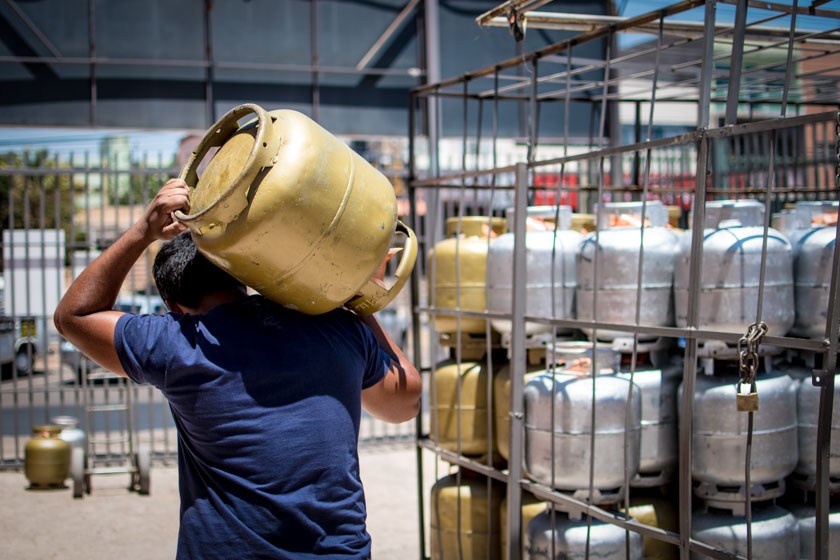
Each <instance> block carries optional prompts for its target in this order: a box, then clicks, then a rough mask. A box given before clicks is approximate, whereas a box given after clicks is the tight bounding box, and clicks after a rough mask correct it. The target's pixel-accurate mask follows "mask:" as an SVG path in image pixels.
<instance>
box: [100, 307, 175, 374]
mask: <svg viewBox="0 0 840 560" xmlns="http://www.w3.org/2000/svg"><path fill="white" fill-rule="evenodd" d="M173 329H177V323H176V321H175V320H174V319H173V318H172V316H171V315H169V314H167V315H163V316H161V315H132V314H128V313H127V314H125V315H123V316H122V317H120V318H119V319H118V320H117V325H116V326H115V327H114V346H115V348H116V350H117V356H118V357H119V359H120V363H121V364H122V367H123V370H124V371H125V373H126V374H127V375H128V377H129V379H131V380H132V381H134V382H136V383H143V384H148V385H153V386H155V387H158V388H161V387H162V386H163V384H164V380H165V377H166V366H167V363H168V362H169V360H168V356H167V348H168V347H169V344H167V342H169V341H171V340H172V336H173V335H174V334H175V333H173V332H172V331H173Z"/></svg>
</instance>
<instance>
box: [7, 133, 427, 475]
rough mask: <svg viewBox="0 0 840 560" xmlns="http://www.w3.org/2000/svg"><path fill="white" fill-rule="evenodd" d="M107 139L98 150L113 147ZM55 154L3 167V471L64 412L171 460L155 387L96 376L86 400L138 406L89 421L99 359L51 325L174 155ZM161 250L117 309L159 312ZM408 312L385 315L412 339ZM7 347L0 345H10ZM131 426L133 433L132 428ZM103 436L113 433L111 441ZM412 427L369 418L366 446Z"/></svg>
mask: <svg viewBox="0 0 840 560" xmlns="http://www.w3.org/2000/svg"><path fill="white" fill-rule="evenodd" d="M107 144H108V141H107V140H106V141H104V142H103V145H107ZM103 153H105V154H106V155H104V156H102V157H99V155H94V154H90V153H83V154H81V155H80V154H75V155H73V154H68V153H61V154H49V153H48V152H46V151H41V152H37V153H34V154H33V153H24V154H17V153H10V154H7V155H6V156H4V159H3V161H2V162H0V186H2V191H3V192H2V193H0V217H2V224H3V233H4V235H3V255H4V261H3V281H4V284H3V302H4V303H3V310H2V315H3V316H4V321H3V322H2V325H4V327H3V328H2V330H0V336H2V337H3V342H4V343H8V348H9V350H8V352H6V355H5V356H4V357H3V358H2V360H3V363H2V380H0V435H2V438H0V468H2V469H18V468H20V467H21V466H22V465H23V459H24V452H23V450H24V446H25V444H26V441H27V440H28V439H29V437H30V435H31V434H32V428H33V427H35V426H38V425H42V424H46V423H50V422H51V421H52V419H53V418H55V417H57V416H72V417H74V418H76V419H78V420H80V421H81V426H80V427H81V428H82V429H83V430H85V431H86V433H87V435H88V437H89V438H91V439H95V440H101V441H104V442H118V441H119V440H120V439H121V438H123V439H124V437H125V435H126V434H128V433H132V434H133V435H134V437H135V445H136V444H144V445H146V446H147V447H148V448H149V449H150V450H151V453H152V458H153V460H155V461H157V462H162V463H172V464H174V461H175V457H176V454H177V434H176V431H175V426H174V423H173V420H172V417H171V415H170V412H169V407H168V405H167V403H166V400H165V399H164V397H163V395H161V394H160V392H159V391H158V390H157V389H155V388H152V387H149V386H137V385H134V384H130V383H129V384H126V383H124V382H123V381H114V380H111V381H108V382H106V381H102V380H98V381H95V382H94V381H91V382H90V383H89V384H88V391H89V393H88V402H89V403H95V404H96V405H97V406H99V405H105V408H107V407H108V405H109V404H110V405H116V404H117V403H124V402H127V401H128V399H126V396H127V395H126V392H127V391H130V392H131V399H130V401H129V402H131V405H132V410H131V411H119V410H116V409H118V408H119V407H118V406H114V407H113V408H115V410H113V411H110V412H109V411H107V410H106V411H104V412H101V413H96V414H91V415H89V416H87V418H88V420H89V422H90V425H85V422H84V420H85V418H86V415H85V410H84V398H83V394H82V391H83V383H82V376H84V375H88V374H90V373H97V372H98V370H99V368H98V366H97V365H96V364H94V363H93V362H91V361H90V360H88V359H87V358H85V357H84V356H83V355H82V354H81V353H80V352H79V351H78V350H77V349H76V348H75V347H73V346H72V344H70V343H69V342H67V341H64V340H62V339H61V337H60V336H59V335H58V333H57V332H56V330H55V328H54V326H53V323H52V314H53V312H54V310H55V306H56V303H57V302H58V300H59V299H60V298H61V295H62V294H63V293H64V290H65V289H66V288H67V286H69V284H70V283H71V282H72V280H73V279H74V278H75V277H77V276H78V275H79V274H80V272H81V271H82V270H83V269H84V267H85V266H86V265H87V264H88V263H90V262H91V261H92V260H93V259H94V258H96V256H97V255H99V254H100V253H101V251H102V250H104V249H105V248H107V247H108V246H109V245H110V244H111V243H112V242H113V241H115V240H116V239H117V238H118V237H119V235H120V234H121V233H122V232H123V231H125V230H127V229H128V228H129V227H130V226H131V225H132V224H133V223H134V222H135V221H136V220H137V219H139V218H140V216H141V215H142V212H143V210H144V208H145V206H146V204H147V203H148V202H149V201H150V200H151V198H152V197H153V196H154V194H155V193H156V192H157V190H158V188H159V187H160V186H161V185H162V184H163V183H164V182H165V181H166V180H167V179H168V178H169V177H172V176H177V175H178V173H179V169H178V168H177V166H176V165H175V164H174V163H173V162H174V157H172V156H166V157H162V156H159V155H154V156H147V155H143V156H136V155H131V154H130V153H129V152H128V151H125V153H122V152H120V153H117V154H116V155H115V154H114V153H113V152H108V151H107V150H106V151H104V152H103ZM156 251H157V247H156V246H153V247H151V248H150V249H149V250H147V251H146V252H145V253H144V254H143V255H142V256H141V258H140V259H139V260H138V262H137V263H136V264H135V266H134V267H133V269H132V271H131V273H130V274H129V276H128V278H127V279H126V281H125V283H124V284H123V288H122V291H121V294H120V297H119V298H118V301H117V307H116V308H117V309H119V310H121V311H126V312H129V311H130V312H135V313H163V312H165V307H164V306H163V303H162V301H161V300H160V298H159V296H158V295H157V293H156V290H155V287H154V282H153V280H152V276H151V265H152V262H153V258H154V255H155V254H156ZM406 314H407V313H406V312H405V311H403V310H401V309H399V308H395V309H390V310H388V313H387V316H385V315H383V317H382V322H383V324H385V325H386V328H388V329H389V330H390V332H392V333H394V334H395V336H402V337H405V333H404V330H405V323H406V319H405V317H406ZM4 347H5V346H3V345H2V344H0V348H4ZM129 422H130V423H131V426H130V427H131V428H132V429H131V431H129V429H128V428H129ZM106 434H107V436H108V437H104V436H105V435H106ZM412 438H413V430H412V426H411V424H410V423H408V424H401V425H392V424H387V423H385V422H381V421H378V420H375V419H373V418H371V417H368V416H364V417H363V419H362V424H361V427H360V442H361V443H362V444H375V443H377V442H408V441H410V440H411V439H412ZM127 453H128V446H127V442H124V443H103V444H101V445H99V444H95V447H94V454H95V455H96V456H97V457H98V458H99V459H103V460H104V461H106V462H107V461H108V460H109V459H113V460H114V461H115V462H117V461H120V460H123V459H124V457H125V456H126V454H127Z"/></svg>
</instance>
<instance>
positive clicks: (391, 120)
mask: <svg viewBox="0 0 840 560" xmlns="http://www.w3.org/2000/svg"><path fill="white" fill-rule="evenodd" d="M425 4H426V3H421V2H420V0H379V1H377V2H369V1H365V0H312V1H310V2H302V1H300V0H229V1H226V2H213V1H211V0H183V1H180V2H168V1H166V0H148V1H142V0H126V1H123V2H109V1H107V0H40V1H24V0H2V1H0V125H19V126H32V125H36V126H37V125H42V126H95V127H130V128H168V129H183V128H187V129H197V130H200V129H204V128H206V127H208V126H210V124H212V122H214V121H215V119H216V118H217V117H218V116H219V115H221V114H223V113H224V112H226V111H227V110H229V109H230V108H232V107H234V106H236V105H238V104H241V103H244V102H255V103H259V104H261V105H263V106H264V107H266V108H272V109H273V108H279V107H283V108H291V109H297V110H300V111H302V112H305V113H307V114H309V115H310V116H313V117H314V118H316V119H317V120H318V121H319V122H321V123H322V124H323V125H324V126H326V127H327V128H328V129H330V130H331V131H334V132H336V133H339V134H353V135H356V134H359V135H393V134H397V135H405V132H406V130H405V129H406V126H405V123H406V120H407V104H408V98H409V95H408V92H409V90H410V89H411V88H413V87H416V86H418V85H421V84H422V83H424V82H425V81H426V76H427V75H438V76H440V75H441V73H443V74H444V75H445V74H452V73H459V72H461V71H463V69H465V68H470V67H474V66H476V65H481V64H485V63H487V62H489V61H491V60H495V59H499V58H504V57H509V56H512V55H514V54H515V52H516V46H515V45H513V44H511V43H510V42H509V41H507V40H504V41H499V40H498V38H499V34H500V33H502V32H497V31H490V32H487V31H485V30H481V29H479V28H476V26H475V23H474V21H475V17H476V16H477V15H479V14H481V13H482V12H484V11H486V10H487V9H488V8H489V7H491V6H492V5H493V2H489V1H486V0H447V1H443V2H440V3H437V2H432V3H429V5H430V6H431V7H432V9H433V10H434V13H435V16H436V17H429V15H428V13H427V12H428V10H427V9H426V7H425ZM559 5H561V6H562V7H563V8H564V9H566V10H567V11H568V10H571V9H582V10H586V11H588V12H592V13H595V14H603V13H604V12H605V5H606V2H596V3H589V4H587V5H585V6H581V7H579V8H574V7H573V6H575V3H574V2H562V3H559ZM546 33H548V35H545V36H538V35H534V36H533V37H529V38H528V39H527V43H528V45H529V47H528V48H538V47H540V46H543V45H545V44H548V43H551V42H554V41H556V40H559V39H560V38H562V32H555V31H550V32H546ZM558 33H561V34H560V35H558ZM426 36H436V37H439V40H438V44H437V45H436V49H437V52H442V53H446V56H444V57H441V60H440V62H439V63H438V64H440V65H441V66H442V67H443V68H442V69H441V68H439V67H438V68H433V69H432V68H430V67H429V63H430V62H431V63H434V61H433V60H432V61H430V60H429V59H428V57H427V55H428V52H430V51H429V47H430V45H428V44H427V41H426Z"/></svg>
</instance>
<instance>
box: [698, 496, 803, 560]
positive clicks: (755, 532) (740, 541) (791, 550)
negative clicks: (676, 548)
mask: <svg viewBox="0 0 840 560" xmlns="http://www.w3.org/2000/svg"><path fill="white" fill-rule="evenodd" d="M751 530H752V557H753V558H756V559H758V558H760V559H761V560H791V559H793V558H799V526H798V524H797V522H796V518H795V517H794V516H793V514H791V513H790V512H789V511H787V510H786V509H783V508H781V507H779V506H776V505H763V504H753V507H752V526H751ZM691 538H693V539H696V540H698V541H700V542H702V543H705V544H707V545H710V546H713V547H715V548H719V549H722V550H725V551H727V552H731V553H732V554H737V555H738V556H743V557H746V556H747V519H746V517H745V516H743V515H732V513H731V512H728V511H725V510H716V509H714V510H711V509H710V510H709V511H699V512H695V513H694V516H693V519H692V524H691ZM691 558H697V559H698V560H699V559H701V558H708V557H707V556H706V555H704V554H700V553H698V552H693V551H692V553H691Z"/></svg>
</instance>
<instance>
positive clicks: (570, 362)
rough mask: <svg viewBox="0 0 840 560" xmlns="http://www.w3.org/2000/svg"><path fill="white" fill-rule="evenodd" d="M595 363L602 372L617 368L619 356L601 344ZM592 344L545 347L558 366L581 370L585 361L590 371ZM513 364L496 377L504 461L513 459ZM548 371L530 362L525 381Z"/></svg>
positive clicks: (574, 342)
mask: <svg viewBox="0 0 840 560" xmlns="http://www.w3.org/2000/svg"><path fill="white" fill-rule="evenodd" d="M595 353H596V356H597V357H596V363H597V365H598V370H599V371H600V372H601V373H604V374H609V373H615V372H616V371H618V367H619V355H618V353H617V352H615V351H614V350H613V349H612V348H610V347H608V346H606V345H604V344H603V343H601V344H598V347H597V350H596V351H595ZM592 355H593V343H592V342H589V341H585V340H579V341H578V340H568V341H555V342H553V343H551V344H549V345H548V347H547V348H546V360H547V361H549V362H551V363H553V364H555V365H556V366H557V367H558V368H561V369H566V370H570V369H573V368H577V369H580V366H581V364H584V366H585V367H586V371H589V370H590V368H591V364H592ZM510 371H511V368H510V364H506V365H504V366H502V367H501V369H500V370H499V372H498V374H496V375H495V376H493V416H494V418H495V424H494V428H495V429H494V434H495V436H496V448H497V449H498V451H499V455H501V456H502V457H503V458H504V459H505V460H509V459H510ZM544 373H546V368H545V363H540V364H528V366H527V370H526V372H525V376H524V377H523V380H522V384H523V386H524V385H526V384H527V383H528V382H529V381H530V380H531V379H533V378H534V377H535V376H537V375H539V374H544Z"/></svg>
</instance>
